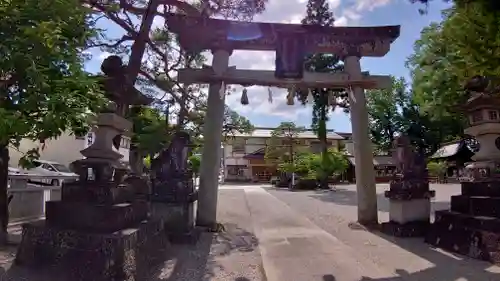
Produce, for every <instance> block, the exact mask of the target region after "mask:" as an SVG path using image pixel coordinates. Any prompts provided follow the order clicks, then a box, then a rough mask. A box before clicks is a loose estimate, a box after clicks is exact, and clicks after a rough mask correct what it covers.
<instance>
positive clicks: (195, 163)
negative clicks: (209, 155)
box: [189, 154, 201, 177]
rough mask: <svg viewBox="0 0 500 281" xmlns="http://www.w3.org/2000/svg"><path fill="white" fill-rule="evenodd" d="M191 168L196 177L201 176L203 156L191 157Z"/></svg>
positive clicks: (195, 155)
mask: <svg viewBox="0 0 500 281" xmlns="http://www.w3.org/2000/svg"><path fill="white" fill-rule="evenodd" d="M189 166H190V167H191V170H192V171H193V174H194V176H195V177H198V175H199V174H200V167H201V155H199V154H194V155H191V156H189Z"/></svg>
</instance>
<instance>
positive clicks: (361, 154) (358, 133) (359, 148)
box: [344, 55, 378, 225]
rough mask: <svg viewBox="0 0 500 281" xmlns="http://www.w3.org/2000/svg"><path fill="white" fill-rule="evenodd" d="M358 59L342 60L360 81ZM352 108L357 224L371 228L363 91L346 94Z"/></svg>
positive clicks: (372, 198)
mask: <svg viewBox="0 0 500 281" xmlns="http://www.w3.org/2000/svg"><path fill="white" fill-rule="evenodd" d="M359 59H360V58H359V56H353V55H349V56H347V57H346V58H345V59H344V68H345V70H346V72H347V73H349V75H350V77H351V78H352V79H354V80H356V79H360V78H361V75H362V74H361V65H360V62H359ZM349 103H350V106H351V124H352V139H353V143H354V159H356V165H355V167H354V168H355V174H356V190H357V197H358V222H359V223H360V224H364V225H370V224H374V223H377V222H378V210H377V190H376V185H375V170H374V167H373V148H372V142H371V140H370V135H369V131H368V109H367V107H366V97H365V92H364V89H363V88H361V87H358V86H354V87H353V88H352V91H350V93H349Z"/></svg>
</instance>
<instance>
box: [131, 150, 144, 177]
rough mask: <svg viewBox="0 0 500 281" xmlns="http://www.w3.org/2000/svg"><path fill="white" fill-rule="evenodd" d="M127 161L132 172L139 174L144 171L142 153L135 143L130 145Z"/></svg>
mask: <svg viewBox="0 0 500 281" xmlns="http://www.w3.org/2000/svg"><path fill="white" fill-rule="evenodd" d="M128 162H129V164H130V169H131V170H132V173H134V174H136V175H139V176H140V175H142V173H143V171H144V161H143V157H142V153H141V152H140V151H139V149H138V148H137V147H136V146H135V145H131V146H130V150H129V159H128Z"/></svg>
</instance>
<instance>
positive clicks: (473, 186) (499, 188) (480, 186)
mask: <svg viewBox="0 0 500 281" xmlns="http://www.w3.org/2000/svg"><path fill="white" fill-rule="evenodd" d="M461 186H462V195H466V196H488V197H500V181H486V182H462V183H461Z"/></svg>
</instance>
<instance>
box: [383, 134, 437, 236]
mask: <svg viewBox="0 0 500 281" xmlns="http://www.w3.org/2000/svg"><path fill="white" fill-rule="evenodd" d="M394 150H395V151H394V154H393V155H394V157H395V162H396V168H397V171H396V174H395V175H394V177H393V179H392V181H391V183H390V189H389V190H388V191H386V192H385V197H387V198H388V199H389V222H385V223H382V231H383V232H384V233H387V234H389V235H394V236H398V237H417V236H424V235H425V233H426V231H427V229H428V227H429V224H430V216H431V198H432V197H434V196H435V192H434V191H432V190H429V180H428V174H427V165H426V161H425V157H424V156H423V155H421V154H419V153H417V152H415V151H414V148H413V147H412V145H411V143H410V141H409V139H408V138H407V137H406V136H400V137H397V138H396V140H395V141H394Z"/></svg>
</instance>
